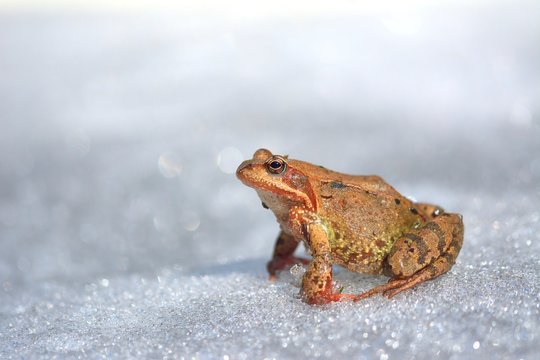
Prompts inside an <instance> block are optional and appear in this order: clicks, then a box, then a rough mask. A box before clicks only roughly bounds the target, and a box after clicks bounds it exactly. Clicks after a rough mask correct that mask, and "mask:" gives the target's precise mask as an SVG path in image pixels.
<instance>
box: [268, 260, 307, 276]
mask: <svg viewBox="0 0 540 360" xmlns="http://www.w3.org/2000/svg"><path fill="white" fill-rule="evenodd" d="M309 263H310V260H309V259H304V258H300V257H296V256H292V255H289V256H279V257H276V258H274V259H272V260H270V261H269V262H268V264H267V265H266V268H267V269H268V273H269V274H270V275H269V277H268V279H269V280H270V281H274V280H276V273H277V272H278V271H280V270H284V269H289V268H290V267H292V266H294V265H296V264H301V265H308V264H309Z"/></svg>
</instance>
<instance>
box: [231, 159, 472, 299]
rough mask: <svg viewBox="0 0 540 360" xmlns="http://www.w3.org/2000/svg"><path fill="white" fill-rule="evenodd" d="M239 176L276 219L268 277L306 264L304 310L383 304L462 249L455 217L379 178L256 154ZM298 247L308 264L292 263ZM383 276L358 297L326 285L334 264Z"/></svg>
mask: <svg viewBox="0 0 540 360" xmlns="http://www.w3.org/2000/svg"><path fill="white" fill-rule="evenodd" d="M236 175H237V177H238V178H239V179H240V180H241V181H242V182H243V183H244V184H246V185H247V186H250V187H252V188H254V189H255V190H256V191H257V193H258V195H259V197H260V198H261V200H262V205H263V207H265V208H269V209H271V210H272V211H273V212H274V215H275V216H276V218H277V221H278V223H279V224H280V227H281V232H280V234H279V236H278V238H277V242H276V245H275V249H274V255H273V257H272V259H271V260H270V262H269V263H268V271H269V273H270V278H271V279H275V275H276V272H277V271H278V270H281V269H285V268H287V267H289V266H292V265H293V264H295V263H304V264H309V267H308V269H307V271H306V273H305V274H304V277H303V279H302V288H301V291H300V293H301V296H302V298H303V299H304V300H305V301H306V302H308V303H310V304H325V303H328V302H331V301H341V300H354V301H356V300H360V299H364V298H367V297H370V296H372V295H375V294H378V293H382V294H383V295H385V296H386V297H388V298H391V297H393V296H394V295H396V294H398V293H400V292H402V291H403V290H406V289H409V288H412V287H414V286H416V285H418V284H420V283H422V282H424V281H427V280H431V279H433V278H436V277H437V276H439V275H441V274H444V273H445V272H447V271H448V270H450V268H451V267H452V266H453V265H454V263H455V261H456V257H457V256H458V253H459V251H460V249H461V245H462V243H463V221H462V217H461V215H459V214H451V213H446V212H444V210H443V209H442V208H440V207H438V206H435V205H431V204H424V203H414V202H412V201H410V200H409V199H407V198H405V197H403V196H402V195H401V194H399V193H398V192H397V191H396V190H395V189H394V188H393V187H391V186H390V185H388V184H387V183H386V182H385V181H384V180H383V179H382V178H380V177H379V176H353V175H346V174H341V173H338V172H335V171H331V170H327V169H325V168H324V167H322V166H316V165H312V164H310V163H307V162H303V161H299V160H292V159H288V158H287V156H280V155H273V154H272V153H271V152H270V151H269V150H266V149H259V150H257V151H256V152H255V154H254V155H253V159H251V160H247V161H244V162H243V163H242V164H241V165H240V166H239V167H238V170H237V171H236ZM300 241H302V242H304V244H305V246H306V248H307V249H308V250H309V251H310V253H311V255H312V260H311V261H308V260H307V259H301V258H297V257H295V256H293V253H294V251H295V249H296V247H297V246H298V244H299V242H300ZM333 264H338V265H341V266H343V267H345V268H347V269H348V270H350V271H355V272H359V273H367V274H381V273H383V274H386V275H388V276H389V277H390V280H389V281H388V283H386V284H384V285H381V286H377V287H375V288H373V289H371V290H369V291H367V292H364V293H362V294H343V293H341V292H339V291H337V290H335V289H334V287H333V286H332V265H333Z"/></svg>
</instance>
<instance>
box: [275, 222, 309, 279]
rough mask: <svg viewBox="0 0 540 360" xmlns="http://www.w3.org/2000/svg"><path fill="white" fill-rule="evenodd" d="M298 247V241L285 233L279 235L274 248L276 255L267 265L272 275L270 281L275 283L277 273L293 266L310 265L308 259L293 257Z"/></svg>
mask: <svg viewBox="0 0 540 360" xmlns="http://www.w3.org/2000/svg"><path fill="white" fill-rule="evenodd" d="M297 247H298V240H297V239H296V238H295V237H294V236H292V235H289V234H287V233H285V232H284V231H281V232H280V233H279V236H278V238H277V240H276V245H275V246H274V255H272V259H271V260H270V261H269V262H268V264H267V265H266V268H267V269H268V273H269V274H270V280H271V281H274V280H275V278H276V272H277V271H278V270H283V269H286V268H289V267H291V266H293V265H294V264H304V265H307V264H309V260H308V259H302V258H299V257H296V256H293V253H294V251H295V250H296V248H297Z"/></svg>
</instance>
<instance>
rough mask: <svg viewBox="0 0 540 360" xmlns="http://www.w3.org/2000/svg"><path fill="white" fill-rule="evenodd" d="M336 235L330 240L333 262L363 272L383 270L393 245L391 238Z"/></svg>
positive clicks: (369, 272) (371, 272) (377, 272)
mask: <svg viewBox="0 0 540 360" xmlns="http://www.w3.org/2000/svg"><path fill="white" fill-rule="evenodd" d="M335 235H336V237H335V238H333V239H330V241H329V245H330V249H331V254H332V263H334V264H337V265H341V266H343V267H345V268H347V269H348V270H350V271H354V272H358V273H363V274H380V273H381V272H382V267H383V263H384V260H385V258H386V256H387V255H388V253H389V252H390V249H391V248H392V245H393V241H392V240H391V239H388V240H386V241H384V240H382V239H370V238H360V239H354V237H347V236H344V237H343V238H342V237H341V236H340V235H339V234H335ZM347 238H348V239H349V240H347Z"/></svg>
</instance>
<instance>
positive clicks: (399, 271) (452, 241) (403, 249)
mask: <svg viewBox="0 0 540 360" xmlns="http://www.w3.org/2000/svg"><path fill="white" fill-rule="evenodd" d="M462 244H463V221H462V219H461V216H460V215H457V214H443V215H441V216H437V218H436V219H434V220H433V221H430V222H428V223H427V224H426V225H424V227H422V228H420V229H418V230H416V231H413V232H411V233H408V234H404V235H403V236H402V237H401V238H400V239H399V240H398V241H396V243H395V244H394V247H393V248H392V251H391V252H390V254H389V256H388V258H387V266H386V271H387V273H389V275H390V276H392V277H393V279H391V280H390V281H389V282H388V283H387V284H384V285H380V286H377V287H375V288H373V289H371V290H369V291H367V292H365V293H362V294H360V295H357V296H356V298H355V300H362V299H365V298H368V297H370V296H373V295H375V294H379V293H382V294H383V295H384V296H386V297H387V298H389V299H390V298H392V297H394V296H395V295H397V294H399V293H400V292H402V291H404V290H407V289H410V288H412V287H414V286H416V285H418V284H420V283H423V282H424V281H427V280H431V279H434V278H436V277H437V276H439V275H442V274H444V273H445V272H447V271H448V270H450V269H451V268H452V266H453V265H454V263H455V261H456V258H457V256H458V254H459V251H460V249H461V245H462Z"/></svg>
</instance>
